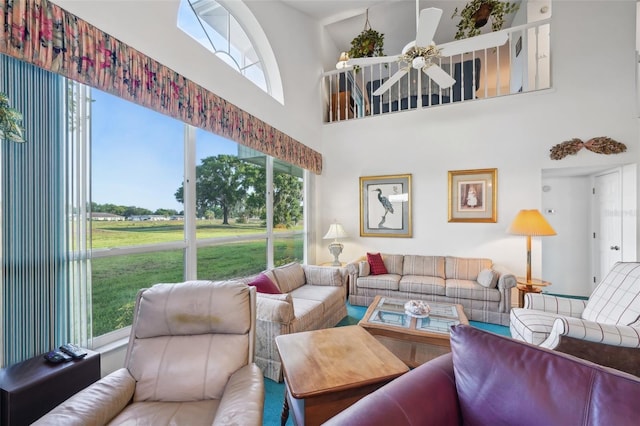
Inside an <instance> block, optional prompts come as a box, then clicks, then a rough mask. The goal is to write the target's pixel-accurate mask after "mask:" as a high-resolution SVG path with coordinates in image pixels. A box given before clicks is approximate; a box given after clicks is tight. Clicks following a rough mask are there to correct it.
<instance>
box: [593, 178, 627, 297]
mask: <svg viewBox="0 0 640 426" xmlns="http://www.w3.org/2000/svg"><path fill="white" fill-rule="evenodd" d="M620 186H621V185H620V172H619V171H617V170H616V171H613V172H608V173H605V174H602V175H597V176H596V177H595V182H594V235H593V238H594V242H595V256H594V263H595V264H594V274H595V276H594V278H595V279H594V282H593V283H592V285H593V286H594V287H595V285H596V284H597V283H599V282H600V281H601V280H602V278H604V276H605V275H606V274H607V273H608V272H609V270H610V269H611V267H612V266H613V264H614V263H616V262H619V261H621V260H622V197H621V191H620Z"/></svg>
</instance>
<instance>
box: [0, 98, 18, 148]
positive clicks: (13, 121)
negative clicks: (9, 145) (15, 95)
mask: <svg viewBox="0 0 640 426" xmlns="http://www.w3.org/2000/svg"><path fill="white" fill-rule="evenodd" d="M21 121H22V114H20V113H19V112H18V111H17V110H15V109H13V108H11V106H10V105H9V97H8V96H7V95H6V94H5V93H2V92H0V140H1V139H7V140H10V141H14V142H24V138H23V136H22V131H23V128H22V126H21V125H20V122H21Z"/></svg>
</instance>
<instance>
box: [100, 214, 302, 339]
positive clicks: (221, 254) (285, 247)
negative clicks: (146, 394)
mask: <svg viewBox="0 0 640 426" xmlns="http://www.w3.org/2000/svg"><path fill="white" fill-rule="evenodd" d="M176 222H177V223H176ZM203 222H206V223H202V224H199V226H198V238H214V237H223V236H230V235H238V234H252V233H257V232H261V231H264V228H259V224H249V225H245V224H242V225H241V224H238V225H233V224H232V225H228V226H227V225H221V224H220V223H215V222H213V221H203ZM93 225H94V226H93V232H94V234H93V243H94V246H93V247H94V248H98V247H114V246H120V247H123V246H131V245H139V244H152V243H158V242H168V241H176V240H177V241H180V240H182V239H183V236H182V223H181V222H179V221H172V222H171V221H167V222H94V224H93ZM200 225H202V226H200ZM96 231H97V232H96ZM142 241H144V242H142ZM114 244H115V245H114ZM274 251H275V255H274V257H275V263H276V264H277V265H282V264H285V263H288V262H292V261H301V260H302V256H303V254H302V251H303V238H302V236H297V237H295V238H277V237H276V241H275V244H274ZM91 267H92V290H93V291H92V303H93V335H94V336H99V335H102V334H104V333H107V332H109V331H113V330H116V329H118V328H121V327H124V326H127V325H130V324H131V321H132V313H133V306H134V303H135V296H136V293H137V292H138V290H139V289H141V288H145V287H149V286H152V285H153V284H156V283H173V282H180V281H183V280H184V279H183V271H184V254H183V251H182V250H168V251H159V252H153V253H142V254H130V255H124V256H112V257H101V258H95V259H93V260H92V262H91ZM265 268H266V241H265V240H264V239H258V240H255V241H245V242H239V243H232V244H225V245H218V246H211V247H202V248H199V249H198V279H208V280H222V279H228V278H233V277H240V276H245V275H250V274H254V273H258V272H260V271H262V270H264V269H265Z"/></svg>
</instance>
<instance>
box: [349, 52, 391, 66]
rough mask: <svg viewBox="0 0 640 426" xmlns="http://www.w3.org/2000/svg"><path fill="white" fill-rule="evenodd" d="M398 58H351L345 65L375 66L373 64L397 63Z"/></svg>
mask: <svg viewBox="0 0 640 426" xmlns="http://www.w3.org/2000/svg"><path fill="white" fill-rule="evenodd" d="M398 56H399V55H392V56H372V57H366V58H353V59H349V60H348V61H347V65H360V66H367V65H375V64H387V63H390V62H396V61H398Z"/></svg>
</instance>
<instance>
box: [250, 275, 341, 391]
mask: <svg viewBox="0 0 640 426" xmlns="http://www.w3.org/2000/svg"><path fill="white" fill-rule="evenodd" d="M264 274H265V275H267V276H268V277H269V278H270V279H271V281H273V282H274V283H275V284H276V286H277V287H278V289H279V290H280V291H281V292H282V294H265V293H258V297H257V308H258V313H257V321H256V323H257V333H256V360H255V362H256V364H257V365H258V366H259V367H260V368H261V369H262V370H263V373H264V376H265V377H268V378H270V379H271V380H274V381H276V382H279V381H281V380H282V364H281V362H280V356H279V355H278V350H277V348H276V344H275V339H276V336H279V335H281V334H289V333H296V332H300V331H308V330H318V329H322V328H329V327H333V326H335V325H336V324H337V323H338V322H340V320H342V319H343V318H344V317H346V316H347V307H346V285H345V281H346V269H345V268H333V267H322V266H314V265H301V264H299V263H290V264H288V265H284V266H280V267H277V268H273V269H270V270H267V271H265V272H264ZM254 278H255V276H251V277H245V278H242V279H240V281H242V282H244V283H246V284H248V283H249V282H251V281H252V280H253V279H254Z"/></svg>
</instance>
